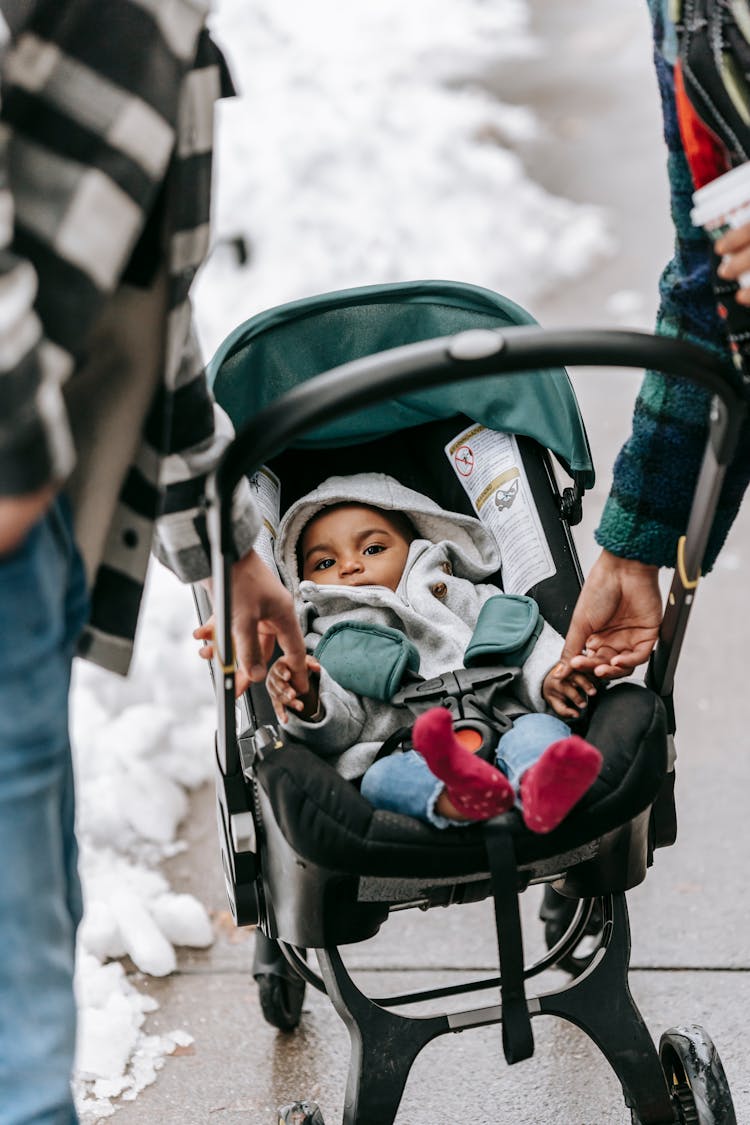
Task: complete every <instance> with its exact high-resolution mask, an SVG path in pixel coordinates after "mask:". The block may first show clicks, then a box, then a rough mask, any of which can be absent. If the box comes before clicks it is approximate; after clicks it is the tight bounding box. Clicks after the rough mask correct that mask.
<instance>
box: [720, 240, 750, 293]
mask: <svg viewBox="0 0 750 1125" xmlns="http://www.w3.org/2000/svg"><path fill="white" fill-rule="evenodd" d="M714 250H715V251H716V253H717V254H720V255H721V263H720V265H719V267H718V269H717V271H716V272H717V273H718V275H719V277H721V278H723V279H724V281H736V282H738V284H739V286H740V287H739V289H738V290H737V292H736V293H735V295H734V296H735V300H736V301H737V302H738V304H740V305H750V287H747V286H743V285H742V283H741V282H740V276H741V275H742V274H745V273H749V272H750V223H745V225H744V226H741V227H737V228H736V229H735V230H728V231H727V232H726V234H723V235H722V236H721V238H720V239H719V241H718V242H716V243H715V244H714Z"/></svg>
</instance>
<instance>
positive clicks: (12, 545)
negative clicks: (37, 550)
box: [0, 485, 57, 556]
mask: <svg viewBox="0 0 750 1125" xmlns="http://www.w3.org/2000/svg"><path fill="white" fill-rule="evenodd" d="M56 491H57V489H56V488H55V487H54V486H53V485H45V486H44V488H40V489H39V490H38V491H37V492H29V493H27V494H26V495H24V496H0V556H2V555H9V554H10V553H11V552H12V551H15V550H17V548H18V547H20V546H21V544H22V543H23V541H24V539H25V538H26V536H27V535H28V533H29V532H30V531H31V529H32V527H33V526H34V524H35V523H36V522H37V521H38V520H40V519H41V518H42V516H43V515H44V513H45V512H46V511H47V508H49V506H50V504H51V503H52V501H53V499H54V497H55V493H56Z"/></svg>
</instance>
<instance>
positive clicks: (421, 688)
mask: <svg viewBox="0 0 750 1125" xmlns="http://www.w3.org/2000/svg"><path fill="white" fill-rule="evenodd" d="M517 675H518V669H517V668H509V667H508V666H507V665H505V664H504V665H502V666H500V667H497V666H495V667H490V668H487V667H485V668H457V669H455V671H453V672H444V673H443V675H442V676H436V677H435V678H434V679H432V680H422V681H421V682H420V683H415V684H407V685H406V687H403V688H401V689H400V690H399V691H397V692H396V694H395V695H394V696H393V698H392V700H391V702H392V703H393V704H394V706H396V707H408V709H409V710H410V711H411V712H412V713H413V714H415V715H420V714H421V713H422V712H423V711H427V710H429V708H430V707H446V708H447V709H448V710H449V711H450V713H451V715H452V717H453V719H454V721H455V720H457V719H479V720H487V719H490V720H491V722H492V723H493V724H494V725H495V726H496V729H498V730H499V731H500V733H505V731H506V730H510V727H511V725H512V724H511V720H510V719H509V718H508V716H507V715H506V714H505V711H504V709H503V708H502V706H501V697H502V695H503V694H504V692H505V691H506V689H507V688H508V687H510V685H511V683H512V682H513V680H514V679H515V678H516V676H517Z"/></svg>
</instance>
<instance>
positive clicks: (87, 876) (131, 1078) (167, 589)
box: [71, 564, 215, 1120]
mask: <svg viewBox="0 0 750 1125" xmlns="http://www.w3.org/2000/svg"><path fill="white" fill-rule="evenodd" d="M147 606H148V609H147V612H146V614H145V615H144V618H143V622H142V628H141V632H140V633H139V637H138V647H137V651H136V659H135V663H134V667H133V671H132V673H131V676H130V677H129V678H128V679H127V680H122V679H121V678H119V677H117V676H112V675H110V674H108V673H106V672H103V671H101V670H99V669H97V668H94V667H93V666H91V665H88V664H84V663H82V662H78V663H77V665H76V668H75V677H74V687H73V694H72V700H73V707H72V723H71V725H72V738H73V745H74V752H75V760H76V774H77V780H78V825H79V829H78V835H79V841H80V845H81V857H80V867H81V874H82V877H83V885H84V900H85V914H84V919H83V923H82V925H81V929H80V932H79V956H78V966H77V975H76V991H77V997H78V1006H79V1039H78V1052H77V1064H76V1070H77V1091H76V1092H77V1099H78V1103H79V1109H80V1111H81V1114H82V1116H83V1119H84V1120H98V1119H100V1118H101V1117H103V1116H107V1115H108V1114H109V1113H111V1112H114V1109H113V1107H112V1105H111V1102H110V1101H109V1099H111V1098H113V1097H116V1096H122V1097H123V1098H125V1099H127V1098H133V1097H135V1096H136V1094H137V1093H138V1091H139V1090H141V1089H142V1088H143V1087H144V1086H145V1085H148V1083H149V1082H153V1080H154V1078H155V1076H156V1072H157V1070H158V1069H159V1068H160V1067H161V1066H162V1065H163V1062H164V1058H165V1056H166V1055H167V1054H170V1053H171V1052H172V1051H174V1050H175V1048H176V1047H185V1046H187V1045H188V1044H189V1043H190V1041H191V1038H190V1036H189V1035H188V1034H187V1033H186V1032H185V1031H182V1030H177V1031H173V1032H171V1033H169V1034H168V1035H162V1036H153V1035H145V1034H144V1032H143V1030H142V1025H143V1022H144V1019H145V1016H146V1014H147V1012H149V1011H152V1010H153V1009H154V1008H156V1007H157V1004H156V1001H155V1000H153V999H152V998H151V997H148V996H144V995H142V994H141V993H139V992H138V991H137V989H136V988H135V987H134V985H133V984H132V983H131V981H130V980H129V979H128V977H127V976H126V973H125V971H124V969H123V967H122V965H121V964H120V963H119V962H117V961H113V960H112V959H113V958H122V957H126V956H127V957H129V958H130V960H131V961H132V962H133V964H134V965H135V967H136V968H137V969H139V970H140V971H141V972H143V973H148V974H150V975H152V976H157V977H161V976H166V975H167V974H168V973H171V972H173V971H174V969H175V968H176V965H177V960H176V954H175V946H177V945H187V946H193V947H199V948H205V947H206V946H208V945H210V944H211V942H212V940H213V933H212V928H211V923H210V920H209V918H208V915H207V913H206V910H205V908H204V907H203V906H202V904H201V903H200V902H198V901H197V899H195V898H193V896H192V895H186V894H175V893H174V892H173V891H172V890H171V889H170V887H169V884H168V883H167V880H166V879H165V878H164V876H163V875H162V874H161V873H160V872H159V871H157V870H155V869H154V868H155V866H156V865H157V864H158V863H159V862H160V861H161V860H162V859H164V858H165V857H167V856H170V855H174V854H175V853H176V852H177V851H178V850H180V849H181V847H182V846H183V845H181V844H180V843H179V842H178V841H177V832H178V828H179V825H180V822H181V821H183V820H184V818H185V817H186V815H187V814H188V811H189V799H188V791H189V790H190V789H192V788H194V787H195V786H197V785H200V784H201V783H202V782H204V781H206V780H207V779H208V778H209V777H210V776H211V771H212V753H213V752H212V747H213V731H214V726H215V723H214V708H213V704H212V698H211V691H210V686H209V677H208V672H207V669H206V667H205V665H204V664H203V663H202V662H201V661H200V660H199V659H198V656H197V646H196V643H195V642H194V641H193V640H192V638H191V636H190V633H191V629H192V626H193V623H194V620H195V611H194V609H193V606H192V598H191V595H190V592H189V591H188V590H187V589H186V588H184V587H183V586H181V585H180V583H179V582H178V581H177V579H176V578H174V577H173V576H172V575H171V574H169V572H168V571H166V570H164V568H163V567H161V566H159V565H158V564H154V565H153V566H152V570H151V573H150V576H149V584H148V589H147Z"/></svg>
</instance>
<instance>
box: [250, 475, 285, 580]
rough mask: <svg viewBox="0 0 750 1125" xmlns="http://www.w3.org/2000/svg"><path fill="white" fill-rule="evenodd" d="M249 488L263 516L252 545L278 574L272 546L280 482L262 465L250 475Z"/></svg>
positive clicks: (277, 513) (275, 528)
mask: <svg viewBox="0 0 750 1125" xmlns="http://www.w3.org/2000/svg"><path fill="white" fill-rule="evenodd" d="M250 488H251V489H252V492H253V496H254V497H255V502H256V504H257V505H258V507H259V508H260V514H261V516H262V518H263V523H262V525H261V529H260V531H259V532H258V536H257V538H256V540H255V543H254V547H255V550H256V551H257V552H258V554H259V555H260V557H261V558H262V559H263V562H264V563H265V564H266V566H268V567H270V569H271V570H272V571H273V572H274V574H278V569H277V567H276V561H275V559H274V557H273V547H274V543H275V542H276V536H277V535H278V531H279V505H280V501H281V483H280V481H279V478H278V477H277V476H276V474H275V473H274V472H272V471H271V469H269V468H268V467H267V466H266V465H263V466H262V468H260V469H259V470H258V472H257V473H255V475H254V476H252V477H250Z"/></svg>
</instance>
